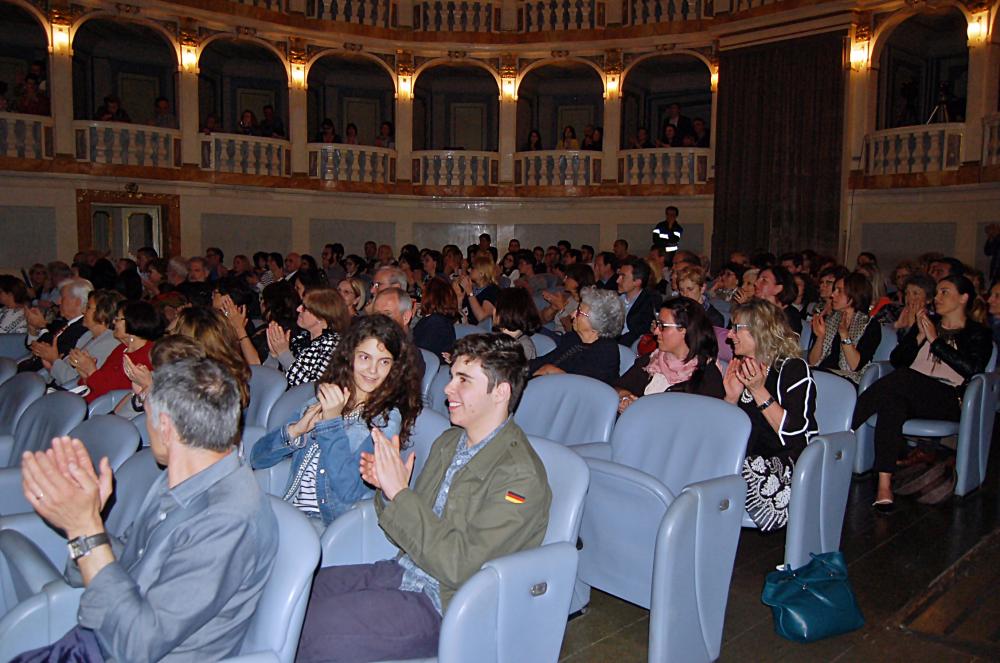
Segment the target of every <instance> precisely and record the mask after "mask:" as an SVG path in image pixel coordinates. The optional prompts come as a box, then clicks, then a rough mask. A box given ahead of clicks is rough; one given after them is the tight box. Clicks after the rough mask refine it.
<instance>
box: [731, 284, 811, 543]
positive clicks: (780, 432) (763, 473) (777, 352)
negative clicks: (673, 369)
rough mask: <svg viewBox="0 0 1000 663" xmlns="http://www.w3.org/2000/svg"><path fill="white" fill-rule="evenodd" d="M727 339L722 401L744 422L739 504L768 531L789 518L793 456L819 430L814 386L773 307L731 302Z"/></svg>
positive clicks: (796, 342)
mask: <svg viewBox="0 0 1000 663" xmlns="http://www.w3.org/2000/svg"><path fill="white" fill-rule="evenodd" d="M729 340H730V341H732V344H733V354H734V357H733V360H732V361H731V362H730V363H729V367H728V368H727V369H726V374H725V375H724V376H723V378H722V382H723V386H724V387H725V390H726V397H725V398H726V401H728V402H729V403H732V404H734V405H736V406H738V407H739V408H740V409H742V410H743V411H744V412H746V413H747V416H749V417H750V423H751V429H750V439H749V440H748V441H747V453H746V459H745V460H744V461H743V472H742V474H743V478H744V480H746V482H747V502H746V509H747V512H748V513H749V514H750V517H751V518H752V519H753V521H754V523H756V524H757V527H759V528H760V529H761V530H762V531H765V532H767V531H771V530H775V529H779V528H781V527H784V526H785V524H786V523H787V522H788V500H789V497H790V495H791V485H792V471H793V469H794V466H795V461H796V460H797V459H798V457H799V454H800V453H802V450H803V449H805V448H806V444H807V443H808V442H809V439H810V438H812V436H813V435H816V433H817V432H818V427H817V425H816V383H815V381H814V380H813V377H812V373H811V372H810V369H809V366H808V364H806V362H805V361H804V360H803V359H802V351H801V350H800V349H799V338H798V335H797V334H796V333H795V332H793V331H792V329H791V327H789V325H788V319H787V318H786V317H785V314H784V313H783V312H782V311H781V309H779V308H778V306H777V305H776V304H772V303H771V302H768V301H765V300H763V299H752V300H750V301H749V302H747V303H745V304H740V305H739V306H737V307H736V309H734V310H733V325H732V328H731V329H730V330H729Z"/></svg>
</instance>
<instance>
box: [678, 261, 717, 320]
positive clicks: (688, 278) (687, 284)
mask: <svg viewBox="0 0 1000 663" xmlns="http://www.w3.org/2000/svg"><path fill="white" fill-rule="evenodd" d="M707 290H708V282H707V280H706V278H705V270H704V269H702V268H701V267H694V266H692V267H685V268H684V269H682V270H681V271H680V272H679V273H678V274H677V292H678V294H680V296H681V297H687V298H688V299H693V300H694V301H696V302H698V303H699V304H701V307H702V308H703V309H705V316H706V317H707V318H708V321H709V322H710V323H712V326H713V327H722V328H725V326H726V321H725V318H723V317H722V314H721V313H719V310H718V309H717V308H715V307H714V306H712V304H711V302H709V301H708V295H707V294H706V291H707Z"/></svg>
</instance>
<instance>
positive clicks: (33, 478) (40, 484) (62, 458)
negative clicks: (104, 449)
mask: <svg viewBox="0 0 1000 663" xmlns="http://www.w3.org/2000/svg"><path fill="white" fill-rule="evenodd" d="M21 487H22V489H23V490H24V496H25V497H26V498H27V499H28V502H29V503H30V504H31V505H32V506H33V507H34V509H35V511H37V512H38V514H39V515H40V516H42V518H44V519H45V520H47V521H48V522H49V523H51V524H52V525H54V526H55V527H58V528H60V529H63V530H65V531H66V534H67V536H68V537H69V538H75V537H76V536H80V535H89V534H95V533H97V532H98V531H103V523H102V521H101V510H102V509H103V508H104V505H105V504H106V503H107V501H108V498H109V497H110V496H111V492H112V472H111V465H110V463H109V462H108V459H107V458H102V459H101V463H100V474H99V475H98V474H97V473H96V472H95V471H94V465H93V463H92V462H91V460H90V455H89V454H88V453H87V449H86V447H84V446H83V442H81V441H80V440H77V439H70V438H69V437H57V438H54V439H53V440H52V448H51V449H48V450H47V451H38V452H34V453H32V452H30V451H27V452H25V453H24V455H23V456H22V457H21Z"/></svg>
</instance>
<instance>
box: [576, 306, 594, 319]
mask: <svg viewBox="0 0 1000 663" xmlns="http://www.w3.org/2000/svg"><path fill="white" fill-rule="evenodd" d="M573 315H574V316H576V315H582V316H583V317H585V318H589V317H590V314H589V313H584V312H583V310H582V309H579V308H578V309H576V310H575V311H573Z"/></svg>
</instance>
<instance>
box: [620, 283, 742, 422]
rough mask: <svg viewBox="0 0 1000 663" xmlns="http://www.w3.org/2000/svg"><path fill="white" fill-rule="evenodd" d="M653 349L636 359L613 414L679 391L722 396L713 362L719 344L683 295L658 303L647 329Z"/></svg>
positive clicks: (700, 311)
mask: <svg viewBox="0 0 1000 663" xmlns="http://www.w3.org/2000/svg"><path fill="white" fill-rule="evenodd" d="M652 331H653V335H654V336H655V337H656V350H654V351H653V353H652V354H650V355H647V356H645V357H639V358H638V359H636V360H635V364H633V365H632V368H630V369H629V370H628V371H627V372H626V373H625V375H623V376H621V377H620V378H619V379H618V382H617V383H616V384H615V388H616V389H617V390H618V395H619V396H620V400H619V402H618V412H624V411H625V408H627V407H628V406H629V405H631V404H632V403H634V402H635V400H636V399H637V398H639V397H640V396H644V395H646V394H660V393H663V392H665V391H680V392H686V393H691V394H700V395H702V396H712V397H714V398H723V397H724V396H725V390H724V389H723V387H722V373H720V372H719V369H718V368H717V366H716V364H715V358H716V355H717V354H718V352H719V344H718V342H717V341H716V338H715V332H714V331H713V330H712V325H711V324H710V323H709V321H708V318H707V317H706V315H705V311H704V309H703V308H702V306H701V304H700V303H698V302H696V301H694V300H692V299H689V298H687V297H675V298H673V299H668V300H667V301H665V302H663V304H662V305H661V306H660V312H659V314H658V315H657V317H656V319H654V320H653V325H652Z"/></svg>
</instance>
